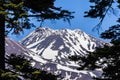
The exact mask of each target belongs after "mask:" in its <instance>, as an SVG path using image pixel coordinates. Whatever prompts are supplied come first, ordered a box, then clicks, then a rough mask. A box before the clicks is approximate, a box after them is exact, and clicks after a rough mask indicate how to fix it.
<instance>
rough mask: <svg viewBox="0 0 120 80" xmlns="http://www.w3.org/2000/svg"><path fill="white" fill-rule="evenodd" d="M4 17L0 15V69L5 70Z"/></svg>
mask: <svg viewBox="0 0 120 80" xmlns="http://www.w3.org/2000/svg"><path fill="white" fill-rule="evenodd" d="M4 33H5V16H4V15H0V69H5V34H4Z"/></svg>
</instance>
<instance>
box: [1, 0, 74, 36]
mask: <svg viewBox="0 0 120 80" xmlns="http://www.w3.org/2000/svg"><path fill="white" fill-rule="evenodd" d="M54 2H55V0H36V1H33V0H5V1H4V2H2V1H1V2H0V3H2V4H4V5H3V6H0V9H1V11H0V15H5V23H6V25H5V28H9V30H8V29H6V33H8V32H10V31H12V30H13V33H15V34H19V33H20V32H21V31H23V29H29V28H31V27H34V23H31V22H30V21H31V20H30V17H35V18H36V19H37V20H38V21H39V22H43V21H44V20H46V19H50V20H51V19H53V20H58V19H64V20H70V19H72V18H73V16H72V12H69V11H67V10H62V9H61V7H55V6H54Z"/></svg>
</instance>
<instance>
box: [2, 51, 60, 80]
mask: <svg viewBox="0 0 120 80" xmlns="http://www.w3.org/2000/svg"><path fill="white" fill-rule="evenodd" d="M5 61H6V65H7V68H6V69H5V70H0V80H61V78H60V76H59V75H54V74H52V73H48V72H47V71H43V70H40V69H37V68H33V67H32V66H31V60H28V59H26V58H25V57H23V56H21V55H17V56H16V55H15V53H14V54H11V55H10V56H7V58H6V60H5Z"/></svg>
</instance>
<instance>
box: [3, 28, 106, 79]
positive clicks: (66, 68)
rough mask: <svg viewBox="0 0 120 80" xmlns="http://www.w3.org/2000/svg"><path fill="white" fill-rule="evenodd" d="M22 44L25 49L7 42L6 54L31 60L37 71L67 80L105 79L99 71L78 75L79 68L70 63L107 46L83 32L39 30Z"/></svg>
mask: <svg viewBox="0 0 120 80" xmlns="http://www.w3.org/2000/svg"><path fill="white" fill-rule="evenodd" d="M20 43H21V44H22V45H21V44H19V43H17V42H15V41H13V40H10V39H8V38H6V46H5V47H6V53H9V52H10V51H11V52H12V51H13V52H18V53H22V54H24V55H26V56H28V57H31V58H33V60H34V61H33V62H32V65H33V66H34V67H37V68H40V69H42V70H47V71H50V72H52V73H55V74H61V76H62V77H64V78H63V80H92V78H91V77H92V76H100V75H101V71H99V70H96V71H84V70H82V71H78V70H76V68H77V67H78V65H77V64H76V63H75V62H72V61H70V60H69V59H68V56H71V55H81V56H83V55H85V54H88V53H87V51H94V49H95V47H97V46H102V45H103V44H106V43H105V42H103V41H101V40H98V39H96V38H94V37H92V36H90V35H88V34H86V33H85V32H83V31H81V30H69V29H63V30H52V29H50V28H38V29H36V30H35V31H33V32H32V33H30V34H29V35H28V36H26V37H25V38H24V39H22V40H21V41H20ZM23 46H25V47H26V48H25V47H23Z"/></svg>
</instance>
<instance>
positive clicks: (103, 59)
mask: <svg viewBox="0 0 120 80" xmlns="http://www.w3.org/2000/svg"><path fill="white" fill-rule="evenodd" d="M89 1H90V2H91V3H94V5H93V6H90V7H91V9H90V10H89V11H87V12H85V14H86V15H85V17H91V18H100V23H99V24H98V25H97V26H96V27H97V29H99V27H101V24H102V22H103V20H104V18H105V16H106V14H107V13H108V11H109V10H110V9H112V10H114V9H113V8H112V5H113V4H114V2H117V3H118V4H117V7H118V8H119V9H120V0H117V1H115V0H89ZM116 22H118V24H117V25H113V26H111V27H110V28H109V29H108V30H106V31H105V32H103V33H102V34H101V37H102V38H104V39H111V44H109V45H108V44H105V45H104V46H102V47H98V48H96V50H95V51H94V52H89V54H88V55H85V56H83V57H81V56H77V57H76V56H75V57H76V59H74V58H75V57H73V56H72V58H70V59H72V60H73V61H74V60H75V62H76V61H78V63H79V65H80V68H78V69H80V70H81V69H91V70H94V69H97V68H101V69H102V70H103V74H102V75H101V77H97V78H94V79H95V80H120V24H119V23H120V17H118V20H117V21H116Z"/></svg>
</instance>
